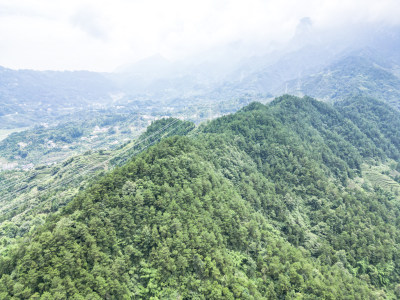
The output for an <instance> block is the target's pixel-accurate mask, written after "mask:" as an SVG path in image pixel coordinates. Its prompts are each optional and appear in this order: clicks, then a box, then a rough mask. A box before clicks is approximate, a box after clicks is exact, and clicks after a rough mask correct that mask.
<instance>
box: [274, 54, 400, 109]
mask: <svg viewBox="0 0 400 300" xmlns="http://www.w3.org/2000/svg"><path fill="white" fill-rule="evenodd" d="M396 68H397V64H396V63H394V62H391V64H388V63H386V61H385V59H383V58H381V57H379V58H377V57H374V56H373V55H372V54H371V53H369V52H368V51H367V53H366V54H365V53H355V54H354V55H349V56H345V57H343V58H341V59H339V60H338V61H336V62H334V63H332V64H331V65H329V66H328V67H326V68H324V69H323V70H321V71H320V72H318V73H315V74H312V75H308V76H305V77H301V78H298V79H296V80H291V81H288V82H287V83H285V84H283V85H282V86H281V88H280V89H278V90H279V92H282V91H285V90H286V92H289V93H295V94H303V95H309V96H312V97H317V98H319V99H325V100H331V101H338V100H343V99H346V98H348V97H353V96H354V95H363V96H369V97H374V98H377V99H379V100H381V101H385V102H386V103H388V104H390V105H392V107H395V108H399V97H400V79H399V77H398V75H396V72H395V70H393V69H396ZM278 90H277V91H278Z"/></svg>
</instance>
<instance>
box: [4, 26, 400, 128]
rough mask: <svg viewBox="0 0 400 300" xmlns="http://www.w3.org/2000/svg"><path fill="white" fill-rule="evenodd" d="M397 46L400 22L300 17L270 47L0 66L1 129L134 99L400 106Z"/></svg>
mask: <svg viewBox="0 0 400 300" xmlns="http://www.w3.org/2000/svg"><path fill="white" fill-rule="evenodd" d="M262 49H264V50H262ZM399 50H400V27H398V26H388V25H384V24H369V23H365V24H364V25H362V26H361V25H359V26H355V27H353V28H349V29H348V31H344V32H343V31H340V32H338V31H332V32H329V31H324V32H321V31H318V30H317V29H315V28H314V27H313V23H312V20H311V19H310V18H303V19H302V20H301V21H300V22H299V24H298V26H297V30H296V32H295V35H294V36H293V37H292V39H290V40H289V41H288V42H287V43H285V44H282V45H275V46H274V50H271V49H268V50H267V48H266V47H257V45H254V47H253V48H252V47H251V45H248V44H244V43H242V42H241V41H240V40H239V41H237V42H235V43H230V44H228V45H225V46H220V47H214V48H213V49H209V50H207V51H203V52H201V53H199V54H197V55H195V56H192V57H185V58H182V59H178V60H175V61H170V60H168V59H166V58H165V57H163V56H162V55H160V54H156V55H153V56H150V57H148V58H145V59H143V60H141V61H138V62H135V63H133V64H130V65H123V66H121V67H119V68H117V70H116V71H115V72H113V73H95V72H86V71H79V72H58V71H44V72H39V71H32V70H10V69H6V68H1V70H0V71H1V83H0V103H1V104H2V105H1V108H0V120H1V122H0V123H1V127H2V128H7V127H24V126H32V125H34V124H37V123H38V122H39V120H40V121H41V122H43V121H46V122H47V121H49V122H54V121H55V120H57V118H58V117H59V116H60V115H65V114H69V113H71V112H75V111H79V110H81V109H82V108H84V107H85V108H88V107H91V108H93V109H98V108H106V107H115V106H116V105H126V104H127V103H131V102H133V101H135V100H145V101H148V100H155V101H161V102H163V103H164V104H165V105H166V106H168V105H170V104H173V105H179V103H180V102H182V103H185V101H187V100H188V99H196V102H197V103H202V102H210V101H211V102H215V101H220V100H226V99H230V98H239V97H241V96H243V95H252V96H254V95H258V96H262V97H264V98H270V99H272V97H274V96H278V95H282V94H285V93H290V94H295V95H298V96H302V95H310V96H313V97H316V98H318V99H321V100H324V101H337V100H342V99H344V98H346V97H348V96H349V95H353V94H362V95H367V96H373V97H376V98H378V99H381V100H383V101H386V102H388V103H390V104H391V105H393V106H394V107H397V106H398V96H399V93H400V81H399V80H400V79H399V74H400V67H399V65H400V54H399V53H400V51H399ZM263 51H264V52H263ZM349 78H350V79H349ZM383 81H384V82H383ZM337 87H339V88H337ZM185 99H186V100H185ZM182 105H184V104H182ZM33 112H35V114H33ZM38 116H40V117H38Z"/></svg>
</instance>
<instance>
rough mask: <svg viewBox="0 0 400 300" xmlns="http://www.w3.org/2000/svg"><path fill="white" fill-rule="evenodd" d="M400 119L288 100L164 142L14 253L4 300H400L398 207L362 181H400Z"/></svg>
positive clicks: (363, 107)
mask: <svg viewBox="0 0 400 300" xmlns="http://www.w3.org/2000/svg"><path fill="white" fill-rule="evenodd" d="M378 108H379V109H378ZM381 113H383V114H387V116H381V117H382V119H383V122H382V123H381V124H378V123H377V118H378V117H379V114H381ZM399 120H400V117H399V113H398V112H397V111H394V110H393V109H391V108H389V107H388V106H387V105H385V104H382V103H380V102H377V101H374V100H370V99H362V98H360V99H353V100H348V101H345V102H342V103H338V104H337V105H336V106H331V105H328V104H326V103H322V102H318V101H316V100H314V99H311V98H308V97H304V98H296V97H292V96H283V97H280V98H278V99H276V100H274V101H273V102H272V103H270V104H268V105H262V104H260V103H253V104H250V105H249V106H247V107H245V108H243V109H242V110H240V111H239V112H237V113H235V114H232V115H228V116H225V117H222V118H219V119H216V120H214V121H212V122H210V123H208V124H205V125H202V126H200V127H199V128H198V129H197V130H196V131H195V132H194V133H192V134H190V135H189V136H188V137H170V138H168V139H165V140H163V141H161V142H160V143H159V144H157V145H155V146H153V147H151V148H149V149H148V150H147V151H145V152H143V153H142V154H140V155H138V156H135V157H133V158H132V160H131V161H130V162H128V163H127V164H126V165H124V166H122V167H120V168H117V169H116V170H114V171H113V172H111V173H109V174H107V175H106V176H104V177H103V178H101V179H99V180H98V181H96V182H95V183H93V184H92V186H91V187H90V188H88V189H86V190H85V191H82V192H81V193H80V194H79V195H78V196H77V197H75V198H74V199H73V200H72V201H71V202H70V203H69V205H68V206H67V207H66V208H65V209H63V210H62V211H61V212H60V213H57V214H55V215H53V216H51V217H50V218H48V220H47V222H46V223H45V224H44V225H43V226H42V227H40V228H39V229H38V230H35V231H34V232H32V233H30V234H29V235H28V236H27V237H26V239H25V240H22V241H20V244H19V245H18V248H17V249H18V250H17V251H13V252H12V253H7V255H5V256H4V255H3V257H1V258H0V259H1V260H0V274H2V276H1V279H0V280H1V281H0V282H1V284H0V295H1V297H3V298H5V299H12V297H14V298H17V299H29V298H31V299H39V298H40V297H43V299H53V298H54V299H65V298H71V299H88V298H92V299H101V298H108V299H124V298H126V299H131V298H134V299H135V298H137V299H149V298H153V299H160V298H181V299H233V298H240V299H276V298H281V299H293V298H303V299H346V298H351V299H353V298H354V299H357V298H359V299H384V298H393V299H394V298H395V297H396V296H397V297H399V296H400V293H399V292H400V286H398V285H397V282H398V280H399V277H400V274H399V271H398V270H399V263H400V262H399V261H398V257H399V248H398V244H399V241H400V228H399V223H400V221H399V220H400V219H399V215H400V207H399V205H400V202H399V196H398V194H396V191H395V190H393V191H392V190H390V189H386V188H379V187H377V188H371V187H370V186H369V185H368V180H367V179H365V178H364V176H363V171H364V168H366V167H367V168H368V166H372V165H384V164H391V165H393V172H396V170H395V169H396V168H397V165H396V164H397V163H398V162H399V153H398V148H397V147H396V145H398V143H399V141H400V140H399V137H398V135H393V134H392V131H391V130H392V129H391V128H393V127H394V128H396V126H398V124H399V123H398V122H399ZM397 128H398V127H397ZM393 174H395V173H393ZM389 175H390V176H392V174H389ZM46 297H47V298H46Z"/></svg>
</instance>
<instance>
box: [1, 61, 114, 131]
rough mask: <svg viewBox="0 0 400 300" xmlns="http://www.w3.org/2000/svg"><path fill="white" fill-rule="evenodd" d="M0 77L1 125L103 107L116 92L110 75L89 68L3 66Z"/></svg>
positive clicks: (28, 123)
mask: <svg viewBox="0 0 400 300" xmlns="http://www.w3.org/2000/svg"><path fill="white" fill-rule="evenodd" d="M0 78H1V81H0V124H2V125H4V126H8V127H9V128H11V127H26V126H31V125H34V124H38V123H40V122H47V121H51V120H54V119H55V120H57V118H59V117H60V116H62V115H66V114H70V113H73V112H76V111H79V110H82V109H83V108H85V109H88V108H96V107H102V106H104V105H105V104H107V103H109V102H111V101H112V98H111V94H112V93H116V92H117V89H116V86H115V84H114V83H113V82H112V81H111V80H110V79H109V78H107V76H105V75H104V74H101V73H94V72H88V71H74V72H70V71H65V72H61V71H33V70H11V69H7V68H3V67H0ZM1 127H3V126H1ZM1 127H0V128H1Z"/></svg>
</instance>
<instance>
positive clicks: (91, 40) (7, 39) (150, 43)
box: [0, 0, 400, 72]
mask: <svg viewBox="0 0 400 300" xmlns="http://www.w3.org/2000/svg"><path fill="white" fill-rule="evenodd" d="M399 16H400V1H399V0H379V1H378V0H330V1H328V0H198V1H192V0H168V1H165V0H142V1H139V0H110V1H103V0H0V66H3V67H7V68H12V69H35V70H91V71H101V72H111V71H113V70H115V69H116V68H118V67H120V66H122V65H125V64H130V63H133V62H135V61H138V60H140V59H143V58H145V57H148V56H152V55H155V54H160V55H162V56H164V57H166V58H168V59H170V60H172V61H173V60H177V59H181V58H183V57H191V56H192V57H193V56H195V55H196V54H200V53H204V51H207V50H208V49H216V48H218V47H223V46H224V45H235V43H238V42H240V44H241V45H247V48H248V49H260V51H270V50H271V49H274V47H275V48H276V47H278V46H279V45H282V44H284V43H285V42H287V41H290V40H291V39H292V38H293V35H294V34H295V32H296V27H297V25H298V24H299V21H300V20H301V19H303V18H306V17H307V18H310V20H312V24H313V26H314V28H315V30H319V31H321V32H323V31H324V30H331V31H332V30H337V31H345V30H347V29H348V28H351V27H353V26H357V24H361V23H374V22H375V23H379V22H381V23H382V22H383V23H385V24H389V25H398V23H400V18H399Z"/></svg>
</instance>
